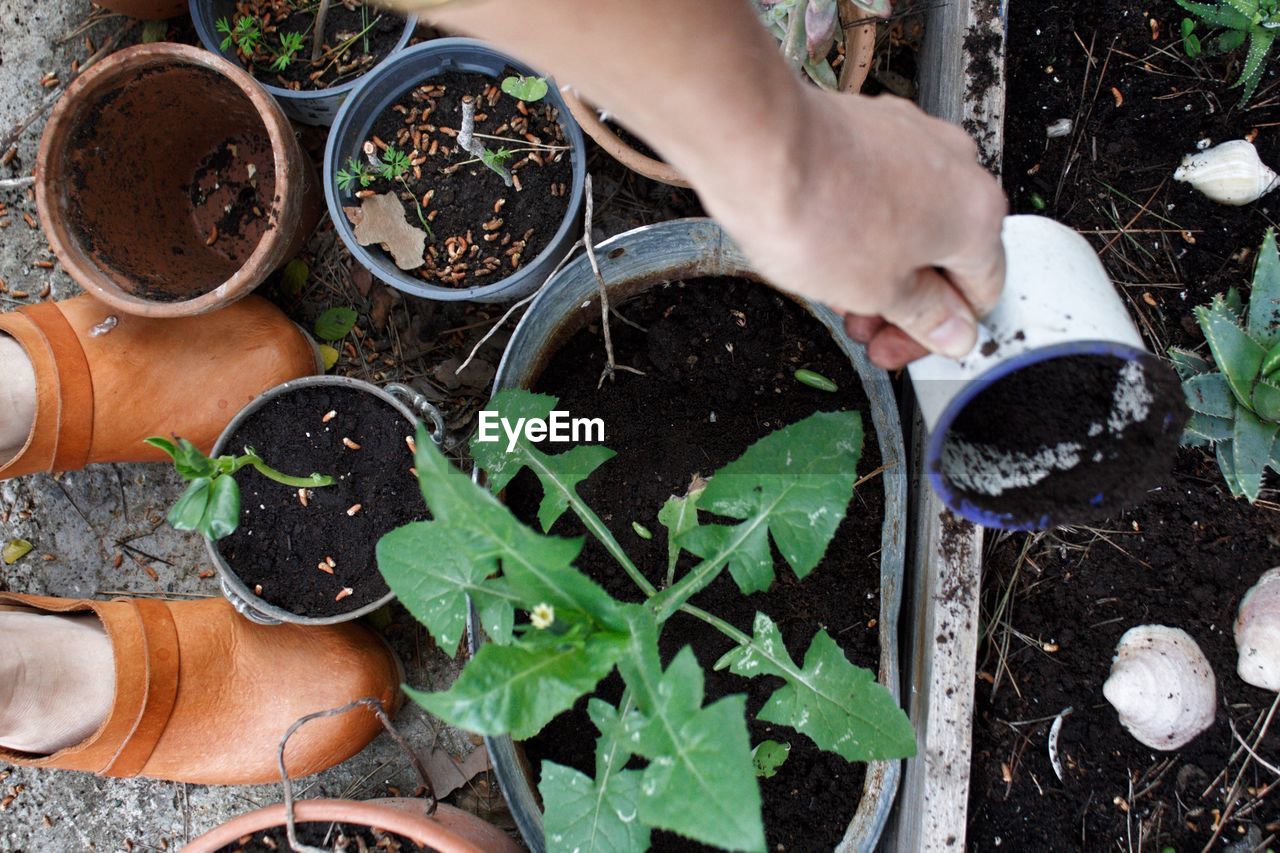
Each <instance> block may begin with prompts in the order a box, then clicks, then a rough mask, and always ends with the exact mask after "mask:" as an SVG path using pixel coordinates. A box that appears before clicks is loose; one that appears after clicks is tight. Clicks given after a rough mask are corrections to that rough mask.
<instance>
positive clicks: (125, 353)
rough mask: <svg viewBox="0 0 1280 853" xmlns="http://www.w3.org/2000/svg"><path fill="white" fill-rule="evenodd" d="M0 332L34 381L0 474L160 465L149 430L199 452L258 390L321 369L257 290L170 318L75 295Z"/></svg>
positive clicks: (298, 334)
mask: <svg viewBox="0 0 1280 853" xmlns="http://www.w3.org/2000/svg"><path fill="white" fill-rule="evenodd" d="M112 317H114V320H112V319H108V318H112ZM113 324H114V325H113ZM95 327H97V329H98V333H95ZM0 333H7V334H9V335H11V336H12V337H13V338H14V339H15V340H16V341H17V342H18V343H19V344H20V345H21V346H22V348H23V349H24V350H25V351H26V354H27V357H28V358H29V359H30V360H31V364H32V366H33V367H34V369H35V376H36V417H35V423H34V424H33V426H32V429H31V432H30V434H28V436H27V440H26V443H25V444H24V445H23V447H22V449H21V450H20V451H19V452H18V453H17V455H15V456H14V457H13V458H12V459H10V460H9V461H8V462H7V463H5V464H2V465H0V479H5V478H8V477H17V476H19V475H22V474H31V473H34V472H37V471H44V472H53V471H74V470H77V469H80V468H83V467H84V466H85V465H86V464H88V463H90V462H152V461H161V460H163V459H164V458H165V457H164V454H163V453H162V452H161V451H160V450H158V449H156V448H154V447H151V446H150V445H148V444H144V443H143V439H144V438H146V437H147V436H149V435H166V436H167V435H169V434H170V433H177V434H178V435H181V436H182V437H183V438H186V439H189V440H190V441H191V442H193V443H194V444H195V445H196V446H198V447H200V448H201V449H202V450H204V451H205V452H208V451H209V450H210V449H211V448H212V447H213V443H214V441H216V440H217V438H218V435H219V434H220V433H221V432H222V429H223V428H224V427H225V426H226V425H227V422H228V421H230V420H231V418H232V417H233V416H234V415H235V414H236V412H238V411H239V410H240V409H241V408H243V407H244V406H245V404H247V403H248V402H249V401H250V400H252V399H253V398H254V397H256V396H257V395H258V394H260V393H262V392H263V391H265V390H267V389H268V388H271V387H274V386H276V385H279V384H280V383H281V382H285V381H288V380H290V379H296V378H298V377H299V376H307V375H310V374H312V373H319V372H321V371H322V370H323V367H322V366H321V364H320V363H319V359H318V354H317V351H316V348H315V346H314V345H313V344H312V343H311V341H310V339H308V338H307V336H306V335H305V334H304V333H303V332H302V331H301V330H300V329H299V328H298V327H297V326H295V325H294V324H293V323H292V322H291V321H290V320H289V319H288V318H287V317H285V316H284V314H283V313H281V311H280V310H279V309H278V308H276V307H275V306H274V305H272V304H271V303H270V302H268V301H267V300H265V299H263V298H262V297H259V296H249V297H246V298H245V299H242V300H240V301H239V302H236V303H234V304H232V305H229V306H227V307H226V308H223V309H221V310H219V311H215V312H213V313H210V314H204V315H201V316H198V317H177V318H171V319H149V318H144V317H135V316H131V315H128V314H120V313H118V312H114V311H113V310H112V309H111V308H108V307H107V306H106V305H104V304H102V303H101V302H98V301H97V300H96V299H94V298H92V297H90V296H77V297H75V298H74V299H67V300H64V301H62V302H42V303H38V304H35V305H27V306H24V307H22V308H20V309H18V310H17V311H13V312H10V313H7V314H0Z"/></svg>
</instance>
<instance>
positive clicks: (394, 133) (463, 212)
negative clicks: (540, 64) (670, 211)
mask: <svg viewBox="0 0 1280 853" xmlns="http://www.w3.org/2000/svg"><path fill="white" fill-rule="evenodd" d="M507 73H508V74H516V73H518V72H516V71H515V70H514V69H508V72H507ZM504 76H506V75H504ZM501 82H502V78H501V77H490V76H488V75H485V74H480V73H474V72H462V71H449V72H446V73H444V74H440V75H437V76H436V77H433V78H432V79H431V80H429V81H427V82H424V83H423V84H422V85H421V86H418V87H417V88H415V89H412V90H410V91H409V92H407V93H406V94H405V96H404V97H403V98H401V99H400V100H399V101H398V102H396V103H395V104H392V105H391V106H390V107H388V108H387V110H386V111H385V112H384V113H383V114H382V115H381V116H379V117H378V118H377V119H376V120H375V121H374V124H373V131H372V136H371V138H370V139H369V140H366V143H372V144H373V150H374V151H375V152H376V156H377V157H379V158H381V159H385V157H386V154H385V151H386V148H387V146H391V147H394V148H396V149H397V150H398V151H401V152H403V153H405V154H407V155H408V157H409V159H410V161H411V162H412V163H413V166H412V168H411V169H409V171H407V172H406V174H405V175H404V180H403V182H402V181H399V180H391V179H388V178H385V177H378V178H377V179H375V180H374V181H373V182H372V183H370V184H369V185H368V186H367V187H366V188H365V189H364V190H360V186H359V185H356V186H353V187H351V188H350V189H349V190H346V191H344V192H343V199H344V201H343V205H344V207H346V208H348V209H350V208H358V207H359V204H360V202H359V200H358V199H357V198H356V197H355V195H354V193H355V192H357V191H360V192H363V193H368V194H373V193H377V194H381V193H386V192H394V193H396V195H397V196H398V197H399V198H400V200H401V203H402V204H403V206H404V213H405V219H406V221H407V222H408V223H409V224H410V225H412V226H414V227H415V228H417V227H419V226H420V224H421V220H420V219H419V212H421V214H422V216H423V217H425V218H426V220H427V223H428V225H429V226H430V232H429V233H428V235H427V242H426V246H427V248H426V254H425V257H424V260H425V263H424V264H423V265H422V266H420V267H418V268H417V269H415V270H411V271H410V272H412V273H413V274H415V275H418V276H420V277H421V278H423V279H424V280H426V281H428V282H430V283H432V284H436V285H444V286H453V287H471V286H476V285H481V284H490V283H496V282H498V281H500V280H502V279H503V278H505V277H506V276H508V275H511V274H512V273H513V272H515V271H516V270H518V269H520V268H521V267H523V266H525V265H526V264H528V263H529V262H530V261H532V260H533V259H534V258H536V257H537V256H538V254H539V253H540V252H542V250H543V249H545V248H546V247H547V245H548V244H549V243H550V242H551V240H552V238H553V237H554V236H555V234H556V231H557V230H558V229H559V228H560V224H561V223H562V222H563V221H564V216H565V212H566V211H567V210H568V207H569V196H570V193H571V192H572V189H573V186H572V182H573V165H572V152H571V151H570V149H569V148H568V147H567V145H568V143H567V142H566V139H567V137H566V136H565V133H564V129H563V128H562V127H561V125H560V123H559V112H558V110H556V109H555V107H553V106H552V105H551V104H550V103H548V102H547V101H546V100H542V101H538V102H536V103H532V104H527V103H525V102H523V101H520V100H519V99H517V98H513V97H511V96H510V95H507V94H505V93H504V92H503V91H502V89H501V88H500V84H501ZM467 95H470V96H472V97H474V98H475V99H476V102H477V105H476V120H475V132H476V133H477V134H482V133H483V134H488V135H490V136H497V137H502V139H486V138H483V137H478V138H480V139H481V140H482V141H483V142H484V144H485V146H486V147H487V148H488V149H489V151H490V152H493V153H495V154H496V153H497V152H500V151H501V150H502V149H504V148H506V149H509V150H510V151H511V152H512V153H511V154H510V156H509V157H506V158H505V164H506V166H507V167H508V168H509V169H510V170H511V171H512V173H513V175H514V177H513V181H515V182H517V183H518V186H511V187H508V186H506V184H505V183H504V181H503V178H502V176H500V175H499V174H498V173H497V172H494V171H493V170H492V169H490V168H488V167H487V166H485V165H484V164H483V163H481V162H480V161H479V160H478V159H477V158H475V157H473V156H472V155H471V154H469V153H467V152H466V151H463V150H462V149H461V148H460V147H459V146H458V141H457V131H458V128H459V127H460V126H461V124H462V99H463V97H464V96H467ZM538 145H543V146H551V147H550V148H547V147H537V146H538ZM355 156H356V157H357V158H358V159H359V160H361V161H362V162H364V163H366V164H367V163H368V160H367V157H366V155H365V154H363V153H361V152H355ZM539 160H541V161H542V162H541V163H539V162H538V161H539ZM467 161H473V162H467ZM341 165H342V166H348V164H347V163H343V164H341ZM348 215H350V214H348Z"/></svg>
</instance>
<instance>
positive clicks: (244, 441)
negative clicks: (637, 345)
mask: <svg viewBox="0 0 1280 853" xmlns="http://www.w3.org/2000/svg"><path fill="white" fill-rule="evenodd" d="M330 411H334V412H337V414H336V415H335V416H334V417H333V418H332V419H331V420H330V421H329V422H328V423H325V422H324V421H323V417H324V415H325V414H326V413H328V412H330ZM413 432H414V427H413V426H412V425H410V424H409V423H408V422H407V421H406V420H405V419H404V416H403V415H401V414H400V413H399V412H397V411H396V410H395V409H393V408H392V407H391V406H389V405H387V404H386V403H384V402H382V401H381V400H378V399H376V398H374V397H372V396H371V395H369V394H365V393H363V392H361V391H357V390H355V389H350V388H332V387H312V388H301V389H298V390H296V391H291V392H289V393H287V394H283V395H280V396H278V397H276V398H275V399H273V400H272V401H271V402H269V403H267V404H266V405H264V406H263V407H262V408H260V409H258V410H257V411H256V412H254V413H253V414H252V415H251V416H250V417H249V418H247V419H246V420H245V421H244V422H243V423H242V424H241V425H240V426H239V428H237V429H236V431H235V433H234V434H233V435H232V436H231V438H230V440H229V441H228V442H227V443H226V449H225V452H226V453H240V452H242V448H244V447H252V448H254V449H255V450H257V451H258V454H259V455H260V456H262V458H263V459H264V460H266V462H267V464H268V465H270V466H271V467H273V468H275V469H276V470H277V471H281V472H282V473H285V474H289V475H296V476H302V477H305V476H307V475H308V474H311V473H313V472H316V473H320V474H328V475H331V476H333V477H337V478H338V482H337V483H336V484H334V485H332V486H325V487H323V488H316V489H311V490H310V496H309V498H308V500H307V506H305V507H304V506H303V505H302V503H301V502H300V501H299V499H298V490H297V489H296V488H293V487H290V486H284V485H281V484H279V483H276V482H274V481H272V480H268V479H267V478H266V477H264V476H262V475H261V474H259V473H258V472H257V471H255V470H253V469H252V468H245V469H243V470H241V471H240V473H239V474H237V475H236V480H237V481H238V482H239V484H240V526H239V527H238V528H237V529H236V531H235V532H234V533H232V534H231V535H230V536H228V537H226V538H224V539H221V540H219V541H218V550H219V551H220V552H221V553H222V556H223V559H225V560H226V561H227V564H228V565H230V566H231V569H232V571H234V572H235V573H236V574H237V575H238V576H239V577H240V579H241V580H242V581H244V583H245V586H247V587H248V588H249V589H251V590H252V589H254V587H255V586H256V585H258V584H261V586H262V592H261V593H259V594H258V595H259V597H260V598H262V599H263V600H264V601H267V602H268V603H270V604H274V605H276V606H277V607H282V608H284V609H285V610H288V611H289V612H290V613H295V614H297V615H299V616H334V615H337V614H340V613H350V612H351V611H353V610H357V609H359V608H361V607H363V606H365V605H366V604H369V603H371V602H374V601H377V600H378V599H379V598H382V597H383V596H384V595H386V594H387V585H386V582H385V581H383V579H382V575H381V574H379V572H378V567H377V561H376V559H375V548H376V547H377V544H378V539H380V538H381V537H382V535H383V534H385V533H388V532H390V531H392V530H394V529H395V528H397V527H399V526H400V525H402V524H405V523H407V522H410V521H415V520H417V519H421V518H425V517H427V510H426V507H425V504H424V503H423V500H422V495H421V493H420V492H419V491H418V483H417V479H416V478H415V477H414V476H413V475H412V474H411V473H410V471H409V469H410V468H411V467H412V466H413V454H412V453H410V452H409V447H408V445H407V444H406V443H405V436H410V435H413ZM343 438H349V439H351V441H353V442H354V443H356V444H358V445H360V449H359V450H351V449H350V448H348V447H347V446H346V445H344V444H343V443H342V439H343ZM355 504H360V510H359V512H357V513H355V514H354V515H348V514H347V511H348V510H349V509H350V508H351V507H352V506H354V505H355ZM326 557H332V558H333V561H334V564H335V565H334V568H333V574H327V573H325V572H322V571H320V570H319V569H318V568H317V565H318V564H319V563H320V562H322V561H323V560H324V559H325V558H326ZM343 588H349V589H351V590H352V593H351V594H350V595H348V596H346V597H344V598H343V599H342V600H340V601H339V600H336V596H337V595H338V594H339V593H340V592H341V591H342V590H343Z"/></svg>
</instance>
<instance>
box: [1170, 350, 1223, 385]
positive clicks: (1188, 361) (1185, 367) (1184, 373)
mask: <svg viewBox="0 0 1280 853" xmlns="http://www.w3.org/2000/svg"><path fill="white" fill-rule="evenodd" d="M1169 361H1170V362H1172V363H1173V369H1174V370H1176V371H1177V372H1178V376H1179V378H1181V379H1183V380H1184V381H1185V380H1187V379H1190V378H1191V377H1192V376H1199V375H1200V374H1201V373H1212V372H1213V362H1211V361H1209V359H1207V358H1205V357H1204V356H1201V355H1197V354H1196V353H1194V352H1191V351H1190V350H1185V349H1180V348H1178V347H1170V348H1169Z"/></svg>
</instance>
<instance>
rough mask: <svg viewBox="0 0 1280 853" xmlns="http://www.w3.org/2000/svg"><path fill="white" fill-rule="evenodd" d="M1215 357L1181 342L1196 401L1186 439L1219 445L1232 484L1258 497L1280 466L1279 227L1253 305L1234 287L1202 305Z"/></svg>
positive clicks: (1259, 271)
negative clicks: (1266, 478)
mask: <svg viewBox="0 0 1280 853" xmlns="http://www.w3.org/2000/svg"><path fill="white" fill-rule="evenodd" d="M1195 315H1196V320H1197V321H1198V322H1199V323H1200V329H1201V331H1203V332H1204V337H1205V340H1206V341H1208V343H1209V353H1210V355H1211V357H1212V360H1210V359H1206V358H1204V357H1203V356H1200V355H1198V354H1196V353H1194V352H1190V351H1188V350H1184V349H1178V348H1176V347H1175V348H1173V349H1170V350H1169V358H1170V359H1171V360H1172V361H1173V366H1174V368H1176V369H1177V371H1178V374H1179V375H1180V376H1181V377H1182V390H1183V392H1184V393H1185V394H1186V397H1187V405H1188V406H1189V407H1190V408H1191V412H1192V414H1191V419H1190V420H1189V421H1187V425H1186V429H1185V431H1184V432H1183V436H1182V439H1183V443H1184V444H1189V445H1193V446H1212V447H1213V449H1214V452H1215V453H1216V455H1217V459H1218V467H1219V469H1220V470H1221V471H1222V476H1223V478H1224V479H1225V480H1226V483H1227V487H1228V488H1229V489H1230V490H1231V494H1232V495H1234V496H1235V497H1244V498H1247V499H1248V500H1249V502H1250V503H1252V502H1254V501H1256V500H1257V499H1258V494H1259V492H1260V491H1261V489H1262V479H1263V474H1264V473H1265V471H1266V469H1267V468H1268V467H1269V468H1271V470H1273V471H1277V472H1280V447H1277V437H1278V436H1280V253H1277V250H1276V235H1275V229H1268V231H1267V234H1266V237H1264V238H1263V242H1262V248H1261V249H1260V250H1259V251H1258V260H1257V265H1256V266H1255V268H1254V275H1253V286H1252V289H1251V290H1250V293H1249V304H1248V305H1247V306H1246V305H1245V304H1244V303H1243V301H1242V300H1241V298H1240V293H1239V292H1238V291H1237V290H1235V289H1234V288H1232V289H1231V290H1229V291H1228V292H1227V293H1226V294H1225V295H1223V294H1219V295H1218V296H1215V297H1214V298H1213V300H1212V301H1211V302H1210V303H1209V304H1208V305H1201V306H1199V307H1198V308H1196V309H1195Z"/></svg>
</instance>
